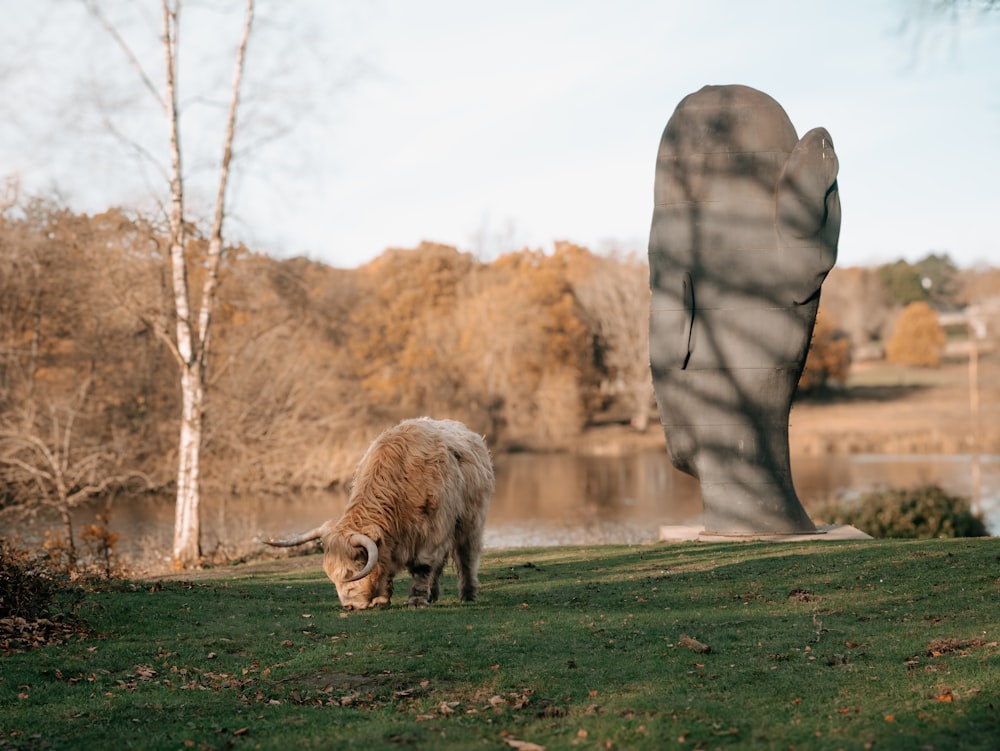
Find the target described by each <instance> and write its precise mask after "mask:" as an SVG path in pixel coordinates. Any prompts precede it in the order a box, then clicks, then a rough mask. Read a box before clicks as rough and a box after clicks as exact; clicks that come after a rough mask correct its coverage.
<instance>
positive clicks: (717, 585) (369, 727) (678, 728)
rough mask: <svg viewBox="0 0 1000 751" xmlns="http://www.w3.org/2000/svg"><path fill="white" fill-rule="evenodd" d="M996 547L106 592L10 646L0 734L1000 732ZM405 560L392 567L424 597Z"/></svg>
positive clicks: (775, 744)
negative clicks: (433, 591)
mask: <svg viewBox="0 0 1000 751" xmlns="http://www.w3.org/2000/svg"><path fill="white" fill-rule="evenodd" d="M998 561H1000V543H998V541H997V540H994V539H985V540H983V539H979V540H955V541H920V542H902V541H874V542H858V543H853V542H852V543H822V542H813V543H803V544H790V543H785V544H774V543H731V544H730V543H720V544H704V543H688V544H658V545H654V546H644V547H598V548H553V549H533V550H511V551H497V552H490V553H488V554H487V555H486V557H485V560H484V565H483V570H482V572H481V579H482V582H483V590H482V595H481V599H480V602H478V603H476V604H473V605H465V606H460V605H458V603H457V602H456V598H455V582H454V577H453V576H449V577H447V578H446V580H445V583H444V584H445V591H444V600H443V602H441V603H438V604H436V605H434V606H432V607H430V608H428V609H425V610H420V611H411V610H407V609H406V608H403V607H399V606H398V605H397V606H394V607H392V608H391V609H388V610H382V611H375V612H363V613H357V614H352V615H350V616H345V615H342V614H341V613H340V612H339V609H338V607H337V601H336V593H335V591H334V588H333V586H332V585H331V584H330V583H329V582H328V581H326V579H325V578H324V576H323V574H322V571H321V570H320V561H319V559H318V558H317V557H309V558H305V559H292V560H289V561H283V562H281V563H280V565H278V564H274V563H270V564H249V565H246V566H243V567H239V568H237V569H235V570H233V571H230V572H227V573H226V578H224V579H204V580H198V581H191V582H179V581H171V582H162V583H159V582H141V583H139V582H136V583H125V584H123V585H121V586H119V585H115V586H114V587H113V588H112V589H111V590H110V591H103V592H92V593H90V594H88V595H87V596H86V598H85V600H84V602H83V604H82V605H81V606H79V611H78V612H79V615H80V617H82V618H83V619H85V621H86V622H87V623H88V624H89V625H90V627H91V628H92V629H93V632H92V634H91V635H90V636H89V637H87V638H85V639H82V640H79V641H76V640H74V641H72V642H70V643H68V644H64V645H60V646H49V647H43V648H41V649H37V650H34V651H31V652H27V653H22V654H13V655H9V656H6V657H2V658H0V667H2V671H0V672H2V677H0V749H49V748H51V749H61V748H116V749H122V748H148V749H160V748H162V749H183V748H218V749H222V748H233V747H235V748H247V749H250V748H263V749H272V748H273V749H278V748H293V747H294V748H336V749H354V748H358V749H360V748H380V749H383V748H384V749H392V748H409V749H440V748H497V749H499V748H521V749H532V748H537V746H544V747H546V748H548V749H561V748H581V749H614V748H617V749H662V748H679V749H682V748H740V747H748V746H752V747H754V748H774V749H789V748H800V749H802V748H809V749H817V748H820V749H823V748H830V749H835V748H858V749H862V748H875V749H878V748H891V749H907V748H914V749H954V748H969V749H976V748H982V749H990V750H991V751H992V749H994V748H996V747H997V746H998V742H1000V647H998V646H997V640H998V638H1000V579H998V577H1000V564H998ZM406 586H408V581H407V580H406V579H403V580H401V581H399V582H398V583H397V600H400V601H402V600H405V597H401V595H405V589H404V588H405V587H406Z"/></svg>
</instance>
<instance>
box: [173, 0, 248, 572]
mask: <svg viewBox="0 0 1000 751" xmlns="http://www.w3.org/2000/svg"><path fill="white" fill-rule="evenodd" d="M177 12H178V11H177V9H176V8H174V9H173V10H171V8H170V6H169V0H163V16H164V39H165V47H166V51H167V102H166V106H167V114H168V118H169V120H170V150H171V186H170V187H171V191H170V192H171V199H172V200H171V221H170V230H171V248H170V256H171V265H172V277H173V283H174V305H175V312H176V315H177V355H178V359H179V360H180V367H181V401H182V412H181V434H180V440H179V450H178V466H177V505H176V510H175V516H174V551H173V553H174V567H175V568H178V569H181V568H188V567H190V566H195V565H197V564H198V563H199V561H200V560H201V522H200V502H201V476H200V466H201V447H202V422H203V417H204V408H205V383H206V378H205V373H206V368H207V363H208V346H209V333H210V331H211V325H212V311H213V309H214V307H215V298H216V290H217V288H218V281H219V266H220V262H221V259H222V250H223V237H222V227H223V222H224V220H225V206H226V186H227V184H228V181H229V164H230V161H231V160H232V153H233V138H234V135H235V132H236V113H237V112H238V110H239V95H240V83H241V81H242V77H243V65H244V60H245V57H246V48H247V42H248V41H249V39H250V30H251V28H252V24H253V15H254V2H253V0H246V17H245V21H244V25H243V35H242V37H241V39H240V45H239V50H238V52H237V55H236V64H235V71H234V73H233V89H232V99H231V102H230V107H229V118H228V120H227V122H226V132H225V140H224V145H223V155H222V163H221V165H220V170H219V189H218V193H217V196H216V205H215V216H214V220H213V222H212V230H211V235H210V236H209V246H208V257H207V259H206V260H207V263H206V269H205V281H204V284H203V286H202V290H201V305H200V307H199V309H198V321H197V326H195V323H194V320H193V319H194V316H193V312H192V310H191V303H190V300H191V296H190V291H189V288H188V278H187V260H186V258H185V254H184V250H185V245H186V242H185V240H186V238H185V234H184V221H183V219H184V187H183V181H182V172H181V149H180V135H179V122H178V113H177V93H176V86H175V65H176V59H177V58H176V52H177V46H176V45H177Z"/></svg>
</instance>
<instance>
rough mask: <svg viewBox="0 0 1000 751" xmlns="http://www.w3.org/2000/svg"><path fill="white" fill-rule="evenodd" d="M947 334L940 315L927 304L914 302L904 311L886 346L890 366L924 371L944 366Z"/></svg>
mask: <svg viewBox="0 0 1000 751" xmlns="http://www.w3.org/2000/svg"><path fill="white" fill-rule="evenodd" d="M944 345H945V334H944V329H943V328H942V327H941V323H940V321H939V319H938V314H937V311H935V310H934V308H932V307H931V306H930V305H928V304H927V303H925V302H913V303H910V304H909V305H907V306H906V307H905V308H903V312H902V313H900V315H899V320H897V321H896V326H895V328H894V329H893V333H892V337H891V338H890V339H889V341H888V342H887V343H886V347H885V356H886V359H887V360H888V361H889V362H894V363H899V364H901V365H916V366H920V367H937V366H938V365H940V364H941V353H942V352H943V351H944Z"/></svg>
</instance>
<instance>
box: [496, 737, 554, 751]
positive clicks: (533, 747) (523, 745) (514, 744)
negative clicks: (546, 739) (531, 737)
mask: <svg viewBox="0 0 1000 751" xmlns="http://www.w3.org/2000/svg"><path fill="white" fill-rule="evenodd" d="M504 740H505V741H507V745H508V746H510V747H511V748H516V749H518V751H545V746H539V745H538V744H537V743H532V742H531V741H519V740H518V739H517V738H504Z"/></svg>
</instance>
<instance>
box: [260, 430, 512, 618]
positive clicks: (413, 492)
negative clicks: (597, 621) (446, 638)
mask: <svg viewBox="0 0 1000 751" xmlns="http://www.w3.org/2000/svg"><path fill="white" fill-rule="evenodd" d="M493 487H494V478H493V464H492V462H491V460H490V453H489V450H488V449H487V448H486V442H485V441H484V440H483V438H482V437H481V436H479V435H477V434H475V433H473V432H472V431H471V430H469V429H468V428H467V427H465V425H463V424H462V423H460V422H456V421H454V420H432V419H430V418H427V417H421V418H418V419H415V420H404V421H403V422H401V423H399V424H398V425H396V426H395V427H392V428H389V429H388V430H386V431H385V432H383V433H382V434H381V435H380V436H379V437H378V438H376V439H375V441H374V442H373V443H372V445H371V446H370V447H369V448H368V451H367V452H365V455H364V456H363V457H362V459H361V462H360V463H359V464H358V468H357V470H356V471H355V473H354V481H353V483H352V486H351V495H350V498H349V499H348V502H347V507H346V508H345V509H344V514H343V516H341V518H340V519H339V520H336V521H335V520H332V519H331V520H330V521H328V522H326V523H325V524H323V525H321V526H319V527H317V528H316V529H313V530H311V531H309V532H305V533H303V534H301V535H297V536H295V537H291V538H289V539H286V540H271V541H268V542H267V544H268V545H276V546H280V547H290V546H293V545H301V544H303V543H306V542H309V541H311V540H322V542H323V551H324V555H323V569H324V570H325V571H326V575H327V576H329V577H330V580H331V581H332V582H333V583H334V584H335V585H336V587H337V596H338V597H339V598H340V602H341V604H342V605H343V606H344V608H345V609H347V610H363V609H365V608H371V607H376V606H379V605H388V604H389V601H390V599H391V598H392V586H393V577H395V575H396V574H397V573H399V572H400V571H401V570H402V569H404V568H405V569H407V570H408V571H409V572H410V574H411V575H412V576H413V584H412V585H411V587H410V596H409V600H408V601H407V604H408V605H410V606H411V607H423V606H425V605H427V604H429V603H431V602H434V601H435V600H436V599H437V598H438V594H439V592H440V589H439V583H438V581H439V578H440V576H441V572H442V570H443V569H444V566H445V562H446V560H447V558H448V554H449V553H450V554H451V556H452V558H453V560H454V563H455V569H456V570H457V572H458V588H459V596H460V597H461V600H462V601H463V602H471V601H473V600H475V599H476V592H477V590H478V589H479V579H478V576H477V574H478V571H479V556H480V553H481V552H482V548H483V524H484V522H485V521H486V510H487V507H488V505H489V501H490V498H491V496H492V495H493Z"/></svg>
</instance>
